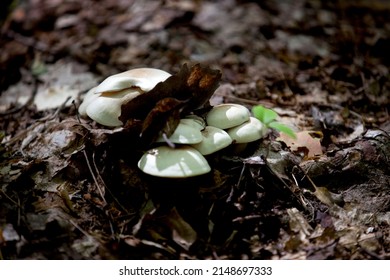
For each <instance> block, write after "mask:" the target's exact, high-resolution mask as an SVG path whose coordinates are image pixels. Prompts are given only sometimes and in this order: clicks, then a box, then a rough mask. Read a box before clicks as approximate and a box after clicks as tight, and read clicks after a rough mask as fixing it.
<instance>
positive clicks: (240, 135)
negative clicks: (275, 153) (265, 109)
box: [227, 117, 267, 143]
mask: <svg viewBox="0 0 390 280" xmlns="http://www.w3.org/2000/svg"><path fill="white" fill-rule="evenodd" d="M227 133H228V134H229V135H230V137H231V138H232V139H233V141H234V142H235V143H249V142H253V141H256V140H259V139H261V138H263V137H264V136H265V134H266V133H267V127H266V126H265V125H264V124H263V123H262V122H261V121H259V120H258V119H256V118H254V117H250V118H249V121H247V122H245V123H243V124H241V125H239V126H236V127H232V128H230V129H228V130H227Z"/></svg>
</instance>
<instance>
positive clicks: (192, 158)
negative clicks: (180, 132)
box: [138, 145, 211, 178]
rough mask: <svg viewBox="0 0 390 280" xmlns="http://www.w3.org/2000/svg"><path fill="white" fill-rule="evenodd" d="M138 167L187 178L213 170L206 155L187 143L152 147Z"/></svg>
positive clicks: (150, 173)
mask: <svg viewBox="0 0 390 280" xmlns="http://www.w3.org/2000/svg"><path fill="white" fill-rule="evenodd" d="M138 168H140V169H141V170H142V171H143V172H144V173H146V174H149V175H152V176H157V177H165V178H187V177H193V176H198V175H203V174H206V173H208V172H210V171H211V168H210V166H209V164H208V162H207V160H206V159H205V158H204V156H202V155H201V153H200V152H199V151H197V150H196V149H195V148H192V147H190V146H186V145H185V146H180V147H177V148H171V147H168V146H160V147H157V148H154V149H150V150H149V151H147V152H146V153H145V154H144V155H143V156H142V157H141V159H140V160H139V161H138Z"/></svg>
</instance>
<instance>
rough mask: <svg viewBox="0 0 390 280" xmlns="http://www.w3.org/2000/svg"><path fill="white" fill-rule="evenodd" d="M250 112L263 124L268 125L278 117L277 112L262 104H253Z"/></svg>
mask: <svg viewBox="0 0 390 280" xmlns="http://www.w3.org/2000/svg"><path fill="white" fill-rule="evenodd" d="M252 114H253V116H255V118H257V119H258V120H260V121H261V122H262V123H264V124H265V125H268V124H269V123H270V122H272V121H274V120H276V118H277V117H278V114H277V113H276V112H275V111H274V110H271V109H268V108H265V107H264V106H262V105H256V106H253V107H252Z"/></svg>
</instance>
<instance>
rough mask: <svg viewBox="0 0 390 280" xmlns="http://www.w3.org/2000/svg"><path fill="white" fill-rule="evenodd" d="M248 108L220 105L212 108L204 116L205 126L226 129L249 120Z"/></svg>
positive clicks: (235, 105) (237, 105)
mask: <svg viewBox="0 0 390 280" xmlns="http://www.w3.org/2000/svg"><path fill="white" fill-rule="evenodd" d="M249 117H250V112H249V110H248V108H246V107H245V106H242V105H239V104H229V103H227V104H220V105H217V106H214V107H213V108H212V109H211V110H210V111H209V112H208V113H207V115H206V122H207V125H211V126H214V127H218V128H221V129H226V128H230V127H234V126H237V125H240V124H242V123H244V122H246V121H248V120H249Z"/></svg>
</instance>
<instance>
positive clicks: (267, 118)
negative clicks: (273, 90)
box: [252, 105, 297, 139]
mask: <svg viewBox="0 0 390 280" xmlns="http://www.w3.org/2000/svg"><path fill="white" fill-rule="evenodd" d="M252 114H253V116H254V117H255V118H257V119H258V120H260V121H261V122H262V123H264V124H265V125H266V126H267V127H269V128H273V129H276V130H277V131H279V132H283V133H284V134H286V135H288V136H290V137H291V138H294V139H296V138H297V136H296V135H295V132H294V131H293V130H292V129H291V128H289V127H288V126H286V125H284V124H282V123H280V122H278V121H276V119H277V118H278V114H277V113H276V112H275V111H274V110H271V109H268V108H265V107H264V106H262V105H256V106H253V107H252Z"/></svg>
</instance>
